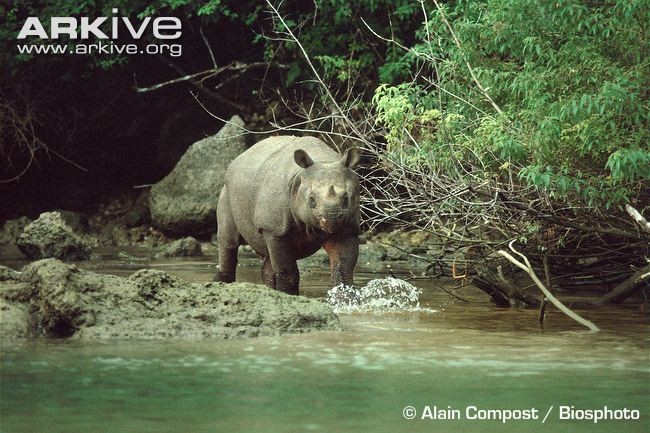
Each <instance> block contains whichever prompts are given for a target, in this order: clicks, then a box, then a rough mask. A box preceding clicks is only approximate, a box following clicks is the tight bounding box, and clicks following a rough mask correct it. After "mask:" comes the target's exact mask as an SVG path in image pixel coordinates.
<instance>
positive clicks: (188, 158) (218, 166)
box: [149, 116, 246, 236]
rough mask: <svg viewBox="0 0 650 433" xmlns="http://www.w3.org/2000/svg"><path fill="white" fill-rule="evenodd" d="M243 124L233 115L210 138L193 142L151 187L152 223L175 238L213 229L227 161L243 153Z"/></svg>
mask: <svg viewBox="0 0 650 433" xmlns="http://www.w3.org/2000/svg"><path fill="white" fill-rule="evenodd" d="M243 127H244V121H243V120H242V119H241V118H240V117H239V116H234V117H233V118H232V119H230V122H229V123H227V124H226V126H224V127H223V128H222V129H221V130H220V131H219V132H218V133H217V134H216V135H214V136H213V137H208V138H205V139H203V140H201V141H198V142H196V143H194V144H193V145H192V146H190V148H189V149H188V150H187V152H185V154H184V155H183V157H182V158H181V159H180V161H178V163H177V164H176V167H174V170H172V172H171V173H169V174H168V175H167V176H166V177H165V178H164V179H163V180H161V181H160V182H158V183H157V184H155V185H154V186H153V187H151V194H150V196H149V208H150V211H151V222H152V224H153V225H154V226H155V227H156V228H158V229H160V230H162V231H164V232H167V233H171V234H175V235H193V236H204V235H208V234H210V233H213V232H214V231H215V230H216V210H217V200H218V198H219V193H220V192H221V187H222V186H223V184H224V175H225V172H226V169H227V168H228V164H230V161H232V160H233V159H235V157H237V156H238V155H239V154H240V153H242V152H243V151H244V150H246V140H245V136H244V135H243V134H242V131H243V129H242V128H243Z"/></svg>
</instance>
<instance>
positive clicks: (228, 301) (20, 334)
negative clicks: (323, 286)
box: [0, 259, 340, 340]
mask: <svg viewBox="0 0 650 433" xmlns="http://www.w3.org/2000/svg"><path fill="white" fill-rule="evenodd" d="M0 300H2V302H3V303H2V304H0V308H2V317H1V323H0V324H1V325H2V328H3V338H5V337H6V338H24V337H25V336H26V335H43V334H44V335H46V336H50V337H59V338H62V337H70V338H75V339H81V340H94V339H109V338H121V339H124V338H137V339H142V338H149V339H151V338H154V339H159V338H169V337H171V338H184V339H197V338H237V337H254V336H269V335H280V334H285V333H296V332H298V333H300V332H309V331H312V330H319V329H339V327H340V326H339V321H338V318H337V317H336V315H335V314H334V313H333V312H332V309H331V308H330V307H329V306H328V305H326V304H324V303H322V302H320V301H318V300H315V299H308V298H304V297H300V296H291V295H286V294H284V293H280V292H277V291H275V290H271V289H268V288H266V287H264V286H260V285H256V284H250V283H233V284H230V285H227V284H224V283H187V282H185V281H183V280H181V279H179V278H177V277H174V276H172V275H169V274H167V273H166V272H163V271H159V270H151V269H144V270H140V271H138V272H136V273H134V274H133V275H131V276H130V277H129V278H122V277H116V276H112V275H100V274H95V273H93V272H89V271H85V270H82V269H80V268H79V267H77V266H75V265H73V264H66V263H63V262H61V261H59V260H56V259H45V260H40V261H37V262H34V263H32V264H30V265H28V266H26V267H25V268H24V270H23V272H21V273H20V275H19V277H18V279H17V280H11V281H0ZM5 311H10V313H11V314H9V315H8V318H5ZM23 313H25V314H23ZM5 322H6V323H8V328H7V331H5Z"/></svg>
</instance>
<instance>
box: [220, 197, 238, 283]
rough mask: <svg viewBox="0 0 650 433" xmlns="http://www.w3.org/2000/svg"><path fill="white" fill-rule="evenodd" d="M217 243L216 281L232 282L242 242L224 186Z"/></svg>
mask: <svg viewBox="0 0 650 433" xmlns="http://www.w3.org/2000/svg"><path fill="white" fill-rule="evenodd" d="M217 244H218V247H219V265H218V267H217V273H216V274H215V276H214V281H222V282H224V283H232V282H233V281H235V276H236V272H237V251H238V249H239V245H240V244H241V235H240V234H239V231H238V230H237V225H236V224H235V220H234V218H233V216H232V212H231V211H230V204H229V200H228V191H227V190H226V187H225V186H224V187H223V188H222V189H221V194H220V195H219V202H218V203H217Z"/></svg>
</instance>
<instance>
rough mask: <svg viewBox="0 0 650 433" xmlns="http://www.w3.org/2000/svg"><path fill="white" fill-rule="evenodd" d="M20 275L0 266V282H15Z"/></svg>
mask: <svg viewBox="0 0 650 433" xmlns="http://www.w3.org/2000/svg"><path fill="white" fill-rule="evenodd" d="M19 275H20V272H17V271H14V270H13V269H11V268H8V267H6V266H2V265H0V281H8V280H15V279H17V278H18V276H19Z"/></svg>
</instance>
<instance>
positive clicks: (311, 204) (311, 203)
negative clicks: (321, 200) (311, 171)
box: [309, 195, 316, 209]
mask: <svg viewBox="0 0 650 433" xmlns="http://www.w3.org/2000/svg"><path fill="white" fill-rule="evenodd" d="M309 207H310V208H312V209H313V208H315V207H316V199H315V198H314V196H313V195H310V196H309Z"/></svg>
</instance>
